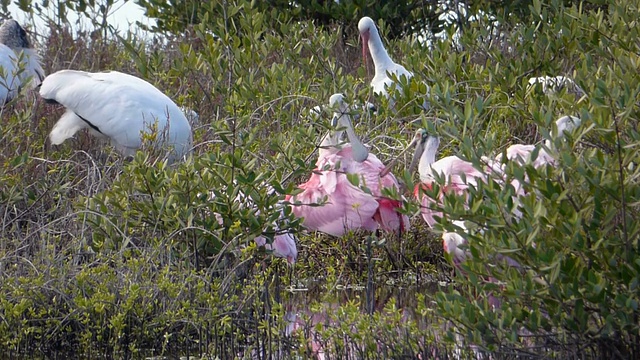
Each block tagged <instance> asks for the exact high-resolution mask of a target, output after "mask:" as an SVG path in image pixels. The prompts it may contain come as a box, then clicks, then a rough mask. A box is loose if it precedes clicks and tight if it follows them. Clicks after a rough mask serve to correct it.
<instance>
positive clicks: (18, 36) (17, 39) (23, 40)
mask: <svg viewBox="0 0 640 360" xmlns="http://www.w3.org/2000/svg"><path fill="white" fill-rule="evenodd" d="M0 43H2V44H5V45H6V46H8V47H10V48H11V49H13V50H16V49H27V48H30V47H31V43H30V42H29V38H28V37H27V32H26V31H24V29H23V28H22V26H20V24H18V22H17V21H15V20H13V19H9V20H6V21H5V22H4V23H2V26H0Z"/></svg>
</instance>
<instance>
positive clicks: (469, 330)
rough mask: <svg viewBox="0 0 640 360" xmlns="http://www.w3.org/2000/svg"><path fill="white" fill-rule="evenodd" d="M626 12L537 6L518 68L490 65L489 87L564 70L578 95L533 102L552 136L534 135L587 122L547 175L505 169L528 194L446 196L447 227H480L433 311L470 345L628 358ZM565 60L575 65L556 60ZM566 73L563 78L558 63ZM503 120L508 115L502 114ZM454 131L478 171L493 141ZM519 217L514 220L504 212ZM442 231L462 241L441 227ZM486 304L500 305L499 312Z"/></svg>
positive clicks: (630, 14) (632, 257)
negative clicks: (573, 119) (465, 201)
mask: <svg viewBox="0 0 640 360" xmlns="http://www.w3.org/2000/svg"><path fill="white" fill-rule="evenodd" d="M626 5H627V4H626V3H625V2H618V3H617V4H615V5H611V6H610V7H609V10H610V12H609V14H608V16H607V18H605V17H604V16H603V14H602V13H589V12H584V11H582V10H581V9H579V8H576V7H573V8H563V7H560V6H558V5H552V6H540V4H537V3H534V5H533V6H532V8H531V11H532V14H531V16H532V18H534V19H540V21H539V22H537V23H535V29H536V30H535V31H530V28H528V27H525V26H523V27H521V28H520V30H519V31H518V35H517V37H518V38H520V40H519V41H520V42H521V43H522V44H523V46H522V47H518V48H517V49H516V50H518V51H519V52H520V54H521V55H520V56H519V57H518V58H517V61H518V63H516V62H515V61H513V60H510V59H508V58H504V57H498V58H497V59H496V60H497V61H496V64H495V65H494V67H493V68H491V69H488V71H489V76H488V78H489V79H495V78H496V77H498V76H500V77H502V78H504V79H508V78H509V75H508V72H507V73H506V75H505V72H504V70H503V69H507V71H509V72H511V71H514V72H515V74H517V73H518V72H522V71H525V70H526V69H536V73H535V74H534V75H537V74H538V73H537V69H544V71H542V72H540V74H545V73H546V74H553V73H556V74H558V73H565V71H567V70H571V71H573V74H574V76H575V78H576V79H577V81H578V83H580V84H581V85H584V86H585V91H586V92H587V94H588V98H587V99H586V101H584V102H580V103H577V104H575V100H574V99H573V98H571V100H569V97H564V96H563V94H562V93H560V94H559V95H558V96H555V95H554V96H551V97H550V98H547V99H545V100H544V101H543V102H541V103H540V102H539V100H536V99H535V98H536V97H537V95H535V94H531V95H533V96H534V102H533V104H535V106H533V109H534V110H533V113H532V120H533V121H534V122H535V124H537V126H538V128H540V129H543V130H541V133H542V135H543V137H544V138H549V130H544V129H551V126H552V124H553V121H554V120H555V119H556V118H557V117H558V116H559V115H563V114H571V113H573V114H577V115H578V116H580V117H581V118H582V122H583V126H582V127H581V128H580V129H579V131H577V132H576V133H574V134H573V135H572V136H571V137H569V139H568V141H563V140H555V141H554V144H553V146H554V147H555V148H557V149H558V155H557V158H558V164H557V165H556V166H552V167H546V168H541V169H539V170H536V169H534V168H533V167H532V166H531V165H526V166H522V167H521V166H517V165H514V164H507V166H506V168H505V172H506V174H507V181H510V180H511V179H516V180H518V181H520V182H521V183H522V184H523V187H524V190H525V192H526V195H524V196H519V197H518V198H517V201H513V198H512V195H513V194H514V192H513V190H514V189H513V188H512V187H501V186H496V185H497V184H496V183H495V182H492V183H489V184H486V185H483V186H480V187H479V188H478V189H477V190H476V191H472V192H471V195H470V199H469V208H470V210H469V209H466V208H465V207H463V206H461V199H458V198H455V197H447V199H446V200H445V202H444V205H443V208H444V211H445V213H447V218H449V219H464V220H465V221H467V222H468V224H470V225H469V226H471V224H476V227H479V228H480V229H482V230H481V231H475V232H474V231H472V232H471V233H470V234H469V235H468V236H466V238H467V240H468V242H469V246H468V251H469V252H470V255H472V257H470V258H469V259H468V260H467V261H466V262H464V263H463V264H462V267H461V269H460V271H459V277H458V281H457V283H458V285H457V286H456V287H455V289H453V288H452V289H451V291H450V292H442V293H440V294H438V308H439V309H440V311H442V313H443V314H444V316H445V317H447V318H450V319H452V320H454V321H455V322H456V324H458V326H457V331H460V332H461V333H462V335H463V336H464V337H465V338H467V339H469V341H470V342H471V343H475V344H479V345H482V346H483V347H486V348H488V349H491V350H500V351H513V352H516V351H523V350H524V351H526V349H527V348H529V347H531V346H536V345H538V344H541V342H542V341H544V342H545V344H546V345H544V350H543V351H544V352H545V353H546V354H549V356H559V355H558V354H559V353H560V351H561V348H560V347H556V346H553V345H551V344H552V343H558V344H564V345H563V346H572V347H573V348H575V349H582V350H576V351H580V352H579V353H577V354H582V355H578V356H587V357H591V356H597V355H594V354H604V353H610V352H611V351H614V350H613V348H615V349H616V350H615V353H616V354H618V355H616V356H617V357H618V358H627V357H633V355H632V354H634V353H635V351H636V350H634V346H635V345H634V344H635V342H636V341H637V340H636V337H637V336H638V335H639V328H638V327H639V326H640V323H639V322H638V315H639V313H638V307H637V303H638V299H639V296H640V292H639V290H638V286H637V282H638V276H639V272H640V264H639V263H638V262H637V256H638V252H639V249H638V240H637V239H638V235H639V234H640V228H639V227H638V225H637V224H638V223H639V221H638V220H640V219H638V210H639V208H638V202H637V199H638V194H640V193H639V191H640V188H638V183H637V181H635V180H634V179H636V178H637V176H638V175H639V173H638V168H637V166H636V164H635V161H636V160H635V159H638V156H639V155H640V152H639V151H640V149H639V148H638V146H637V145H638V134H637V131H635V130H634V129H636V128H637V125H638V115H639V113H638V107H637V99H638V91H640V77H638V75H637V74H638V62H637V60H638V53H639V49H638V44H637V41H636V36H637V34H636V32H637V31H636V30H631V31H629V30H628V27H627V26H628V24H630V23H633V22H634V21H635V20H634V19H636V18H637V16H638V15H639V14H638V13H637V8H631V7H628V6H626ZM551 14H553V19H551ZM547 19H549V20H547ZM623 29H627V30H623ZM463 42H464V39H463ZM514 53H515V54H518V52H514ZM525 54H530V55H533V54H535V56H527V55H525ZM490 58H492V57H491V56H490ZM565 58H570V59H571V61H569V62H564V61H556V60H557V59H565ZM532 61H535V63H532ZM520 64H523V65H520ZM569 64H570V65H571V66H572V67H571V68H570V69H567V68H562V67H560V68H558V67H557V66H567V65H569ZM511 69H513V70H511ZM594 76H595V79H594ZM518 83H521V81H517V82H516V85H517V84H518ZM503 84H504V83H503ZM504 85H506V84H504ZM443 96H445V95H443ZM517 96H518V95H517V94H516V97H517ZM480 100H481V98H478V101H480ZM492 103H493V104H495V101H493V102H492ZM468 104H469V103H466V104H465V105H468ZM468 110H471V111H470V112H469V111H468ZM513 110H516V111H518V109H517V108H516V109H508V111H510V112H511V111H513ZM450 111H451V113H452V115H454V116H455V117H456V118H458V119H466V118H468V115H467V114H470V115H471V117H473V118H474V119H475V121H478V120H479V119H483V118H486V117H487V116H489V114H491V113H492V112H493V111H494V110H493V109H492V106H491V104H490V103H484V104H483V103H482V102H477V103H476V106H474V107H471V108H469V107H467V106H464V107H463V106H462V105H461V106H456V107H454V108H452V109H451V110H450ZM529 117H531V115H529ZM465 123H468V122H465ZM456 127H458V126H457V125H454V124H448V125H445V128H446V130H445V131H446V132H448V133H450V134H452V135H453V137H454V138H455V139H456V140H457V141H458V142H459V144H460V151H461V152H462V153H463V154H465V155H466V156H468V157H469V158H470V159H471V160H472V161H475V162H476V163H478V164H481V160H480V155H485V154H486V153H487V152H485V151H478V147H483V145H485V146H486V145H490V143H491V142H492V141H493V139H491V140H490V141H483V140H481V139H478V138H474V137H473V136H468V135H466V134H464V133H460V132H458V130H456V129H455V128H456ZM479 144H480V145H479ZM479 166H480V165H479ZM516 210H517V211H520V212H521V213H522V216H521V217H517V216H514V215H513V214H514V212H515V211H516ZM442 229H446V230H447V231H456V230H457V231H459V229H456V227H455V226H453V225H452V224H451V223H449V222H448V221H444V222H443V223H442ZM498 256H508V257H509V258H511V259H513V260H515V261H517V262H518V263H519V264H520V265H521V266H522V268H521V269H515V268H513V267H509V266H508V265H507V264H506V262H503V261H499V260H498V259H497V257H498ZM488 279H493V280H492V281H490V282H489V281H488ZM491 297H495V298H498V299H500V300H501V305H500V306H499V307H498V309H496V310H492V308H491V307H492V305H491V303H490V302H489V301H488V300H489V299H490V298H491ZM453 332H454V331H452V333H453ZM563 349H565V348H563Z"/></svg>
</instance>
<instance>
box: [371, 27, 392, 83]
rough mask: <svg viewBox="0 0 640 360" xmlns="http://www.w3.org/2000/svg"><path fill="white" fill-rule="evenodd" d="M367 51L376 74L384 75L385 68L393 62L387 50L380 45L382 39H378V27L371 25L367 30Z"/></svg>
mask: <svg viewBox="0 0 640 360" xmlns="http://www.w3.org/2000/svg"><path fill="white" fill-rule="evenodd" d="M368 45H369V52H370V53H371V59H373V65H374V67H375V72H376V75H379V74H381V75H384V74H385V73H386V71H387V68H388V67H389V66H390V65H392V64H394V62H393V60H391V57H389V54H388V53H387V50H386V49H385V48H384V45H382V39H380V34H379V33H378V29H377V28H376V27H375V26H373V27H371V29H370V30H369V44H368Z"/></svg>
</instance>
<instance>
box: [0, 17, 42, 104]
mask: <svg viewBox="0 0 640 360" xmlns="http://www.w3.org/2000/svg"><path fill="white" fill-rule="evenodd" d="M42 79H44V70H42V66H41V65H40V57H39V56H38V53H37V52H36V50H35V49H33V48H32V47H31V43H30V42H29V39H28V38H27V33H26V31H24V29H23V28H22V26H20V24H18V22H17V21H15V20H13V19H9V20H7V21H5V22H4V23H3V24H2V26H0V102H1V103H2V104H5V103H7V102H9V101H11V99H13V98H14V97H16V95H17V94H18V92H19V91H20V89H21V88H24V87H25V86H26V85H29V83H30V84H31V86H33V87H35V86H37V85H39V84H40V83H41V82H42Z"/></svg>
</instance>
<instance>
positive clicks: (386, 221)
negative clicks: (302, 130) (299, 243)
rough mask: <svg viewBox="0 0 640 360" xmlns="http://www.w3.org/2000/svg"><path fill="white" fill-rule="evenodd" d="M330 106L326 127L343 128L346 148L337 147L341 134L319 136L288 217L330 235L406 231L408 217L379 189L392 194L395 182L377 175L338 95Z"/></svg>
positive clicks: (377, 166) (377, 165)
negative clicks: (316, 151) (329, 121)
mask: <svg viewBox="0 0 640 360" xmlns="http://www.w3.org/2000/svg"><path fill="white" fill-rule="evenodd" d="M330 105H331V106H332V107H333V108H334V109H335V113H334V117H333V119H332V124H331V125H332V126H333V127H335V128H338V127H341V128H344V131H346V133H347V137H348V138H349V143H346V144H343V145H341V143H340V142H341V140H340V138H341V136H342V134H343V130H332V131H331V132H330V133H329V134H328V135H327V136H325V138H324V140H323V141H322V144H321V145H320V155H319V156H318V161H317V162H316V170H314V172H313V174H311V178H310V179H309V181H307V182H306V183H304V184H301V185H300V186H299V187H300V189H303V191H302V192H301V193H299V194H297V195H294V196H292V197H290V198H289V199H288V200H289V201H290V202H291V204H292V207H293V209H292V211H293V213H294V214H295V215H296V216H298V217H303V218H304V222H303V225H304V226H305V227H307V228H308V229H311V230H317V231H321V232H324V233H327V234H330V235H334V236H342V235H344V234H345V233H346V232H348V231H349V230H352V229H365V230H369V231H373V230H376V229H378V228H380V229H383V230H387V231H397V230H401V231H406V230H408V229H409V218H408V217H407V216H406V215H403V214H401V213H400V212H398V209H399V208H400V207H401V203H400V201H397V200H394V199H390V198H388V197H386V196H384V195H383V194H382V189H384V188H391V189H396V190H398V187H399V185H398V181H397V179H396V178H395V176H394V175H393V174H391V173H388V172H387V173H383V171H385V166H384V164H383V163H382V162H381V161H380V160H379V159H378V158H377V157H376V156H375V155H374V154H371V153H370V152H369V150H367V148H366V147H365V146H364V145H363V144H362V142H361V141H360V139H359V138H358V136H357V135H356V134H355V132H354V131H353V127H352V125H351V116H350V115H349V111H350V110H349V107H348V106H347V105H346V104H345V103H344V99H343V96H342V94H334V95H333V96H331V99H330ZM350 178H351V179H352V180H354V181H355V182H358V183H359V184H358V185H359V186H356V185H354V184H353V183H352V182H351V181H350ZM360 186H361V187H363V188H366V189H367V190H368V191H365V190H363V189H362V188H361V187H360ZM325 199H326V202H325V203H324V204H323V200H325Z"/></svg>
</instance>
